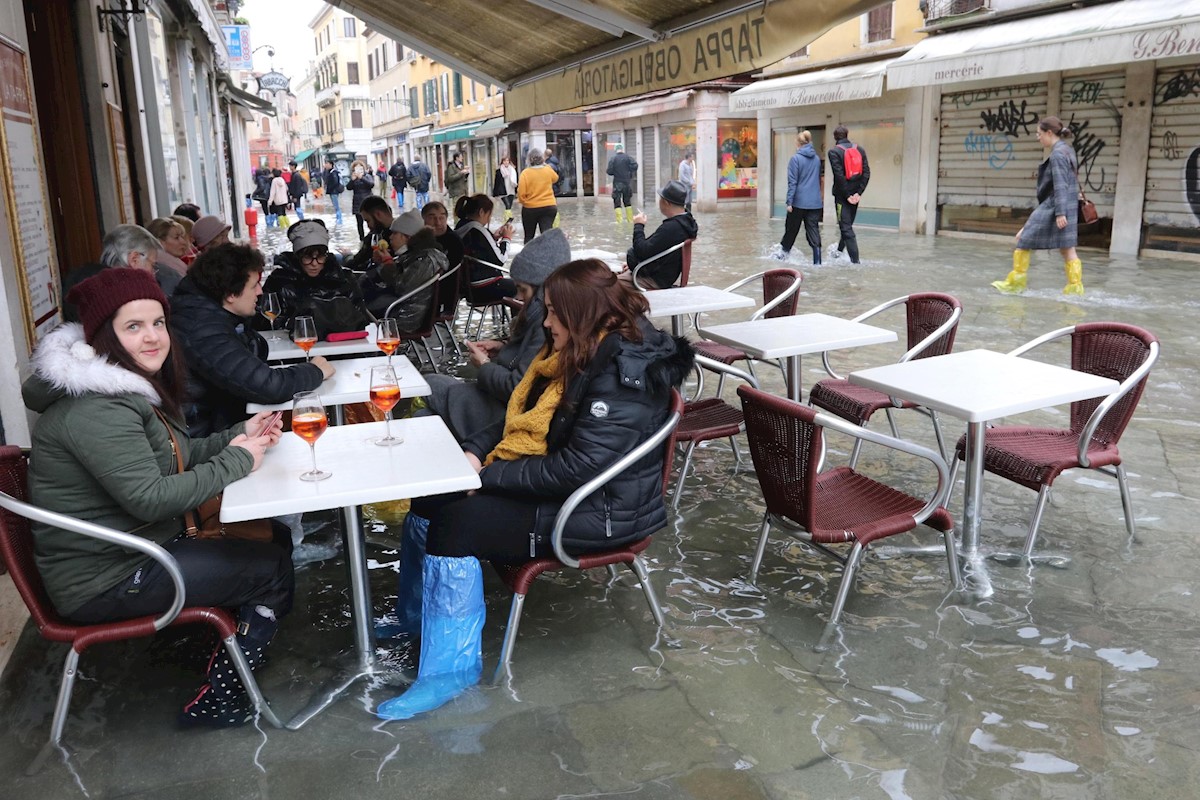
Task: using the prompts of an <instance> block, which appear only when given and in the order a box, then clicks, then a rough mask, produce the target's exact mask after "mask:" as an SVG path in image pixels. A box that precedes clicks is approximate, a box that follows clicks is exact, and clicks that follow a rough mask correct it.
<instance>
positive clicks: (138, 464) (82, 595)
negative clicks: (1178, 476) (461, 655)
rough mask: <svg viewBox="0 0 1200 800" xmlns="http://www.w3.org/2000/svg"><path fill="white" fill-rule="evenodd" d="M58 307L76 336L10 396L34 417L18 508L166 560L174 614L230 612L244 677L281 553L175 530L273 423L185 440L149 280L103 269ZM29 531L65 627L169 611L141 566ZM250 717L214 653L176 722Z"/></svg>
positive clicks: (67, 337)
mask: <svg viewBox="0 0 1200 800" xmlns="http://www.w3.org/2000/svg"><path fill="white" fill-rule="evenodd" d="M68 300H69V302H71V303H73V304H75V305H76V306H78V308H79V316H80V320H81V323H82V324H80V323H67V324H64V325H61V326H59V327H58V328H56V329H54V330H53V331H51V332H50V333H49V334H48V335H47V336H46V337H45V338H44V339H43V340H42V341H41V343H40V344H39V345H38V348H37V350H36V351H35V352H34V355H33V359H32V366H33V375H32V376H31V377H30V378H29V380H27V381H26V382H25V385H24V387H23V390H22V391H23V395H24V399H25V405H26V406H27V407H28V408H29V409H30V410H32V411H35V412H37V413H39V414H40V415H41V416H40V417H39V419H38V421H37V423H36V424H35V426H34V429H33V448H32V453H31V456H30V464H29V492H30V496H31V499H32V501H33V502H34V503H35V504H37V505H39V506H41V507H43V508H46V509H49V510H51V511H57V512H59V513H62V514H67V515H70V516H72V517H76V518H77V519H82V520H86V521H88V522H94V523H97V524H99V525H105V526H107V527H110V528H115V529H117V530H120V531H125V532H127V533H132V534H136V535H138V536H142V537H145V538H146V539H149V540H151V541H153V542H155V543H157V544H159V545H161V546H162V547H164V548H166V550H167V551H168V552H170V553H171V554H172V555H173V556H174V557H175V559H176V561H177V562H178V564H179V568H180V570H181V571H182V573H183V577H184V585H185V590H186V598H185V603H186V605H189V606H219V607H226V608H231V609H237V612H238V617H239V623H240V624H239V634H238V638H239V642H240V643H241V645H242V649H243V650H244V651H245V652H246V655H247V659H248V660H249V662H250V664H251V666H256V665H257V664H259V663H260V662H261V661H262V655H263V649H264V648H265V647H266V645H267V643H268V642H269V641H270V639H271V637H272V636H273V635H274V632H275V629H276V627H277V620H278V619H279V618H280V617H281V616H283V615H284V614H286V613H287V612H288V611H289V610H290V609H291V606H292V593H293V586H294V576H293V572H292V561H291V554H290V553H289V552H288V550H287V549H286V547H283V546H280V545H277V544H273V543H270V542H251V541H246V540H237V539H230V540H224V539H194V538H190V537H188V536H186V535H185V534H184V522H183V518H184V514H185V513H186V512H187V511H189V510H191V509H194V508H196V507H197V506H199V505H200V503H202V502H203V501H204V500H206V499H208V498H209V497H212V496H214V495H216V494H218V493H219V492H221V491H222V490H223V489H224V488H225V487H226V486H228V485H229V484H230V483H232V482H234V481H236V480H238V479H239V478H242V477H245V476H246V475H247V474H249V472H250V471H251V470H253V469H254V468H255V467H257V466H258V465H259V464H260V463H261V461H262V457H263V453H264V452H265V451H266V449H267V448H269V447H271V446H272V445H274V444H275V442H276V441H278V439H279V436H280V428H279V425H278V423H275V424H274V425H272V426H270V427H269V428H268V426H267V417H268V416H269V415H268V414H265V413H264V414H259V415H257V416H255V417H253V418H252V419H250V420H248V421H247V422H245V423H243V424H241V425H237V426H235V427H234V428H232V429H230V430H228V431H224V432H221V433H217V434H213V435H212V436H209V437H206V438H200V439H190V438H189V437H188V435H187V433H186V430H185V427H184V422H183V414H182V413H181V410H180V405H181V403H180V401H181V399H182V398H181V394H182V391H183V387H184V385H185V381H184V377H183V375H184V372H183V365H182V363H181V362H180V359H179V356H178V355H177V353H178V352H180V351H176V350H175V348H174V347H173V343H172V341H171V335H170V333H169V330H168V328H167V322H168V314H169V305H168V303H167V299H166V297H165V296H164V295H163V293H162V290H161V289H159V287H158V284H157V283H155V281H154V279H153V278H152V277H151V276H150V275H149V273H146V272H142V271H141V270H136V269H115V268H114V269H106V270H104V271H103V272H101V273H99V274H98V275H96V276H94V277H92V278H89V279H87V280H85V281H83V282H81V283H79V284H78V285H77V286H75V287H74V288H73V289H72V290H71V292H70V296H69V298H68ZM168 425H169V426H170V429H171V430H170V432H168V427H167V426H168ZM172 433H173V434H174V438H175V440H176V441H178V443H179V448H180V450H181V451H182V456H183V462H184V464H185V465H186V469H185V471H184V472H183V473H182V474H180V473H179V472H178V469H177V466H176V458H175V455H174V452H173V450H172V445H171V434H172ZM33 532H34V554H35V558H36V561H37V566H38V570H39V572H40V573H41V576H42V580H43V581H44V583H45V585H46V590H47V592H48V593H49V595H50V599H51V601H53V603H54V605H55V607H56V608H57V609H58V611H59V612H60V613H61V614H62V615H63V616H65V617H67V618H68V619H71V620H73V621H75V622H79V623H84V624H92V623H99V622H109V621H113V620H120V619H127V618H132V617H138V616H143V615H148V614H159V613H161V612H163V611H165V610H166V609H167V608H168V607H169V606H170V603H171V600H172V599H173V597H174V585H173V583H172V581H171V579H170V577H169V576H168V575H167V574H166V573H165V571H164V570H163V569H162V568H161V567H160V566H159V565H158V564H157V563H156V562H154V561H152V560H151V559H148V558H146V557H145V556H143V555H141V554H138V553H134V552H131V551H128V550H125V549H123V548H121V547H118V546H117V545H113V544H108V543H105V542H101V541H98V540H95V539H91V538H88V537H84V536H79V535H77V534H72V533H69V532H66V531H62V530H60V529H57V528H53V527H51V526H48V525H44V524H40V523H35V524H34V529H33ZM276 538H277V539H280V540H282V541H283V542H290V538H289V537H288V536H286V535H285V536H282V537H278V536H277V537H276ZM252 710H253V709H252V706H251V703H250V700H249V697H248V696H247V695H246V694H245V692H244V691H243V690H242V688H241V682H240V681H239V680H238V678H237V673H236V671H235V670H234V668H233V665H232V663H231V662H230V661H229V659H228V657H227V656H226V655H225V652H224V650H223V648H220V647H218V650H217V652H215V653H214V657H213V659H212V660H211V661H210V665H209V674H208V681H207V682H206V683H205V684H204V686H203V687H202V688H201V689H200V691H199V693H198V694H197V696H196V698H195V699H194V700H192V701H191V702H189V703H188V704H187V705H186V706H185V708H184V711H183V714H182V715H181V721H183V722H185V723H189V722H200V723H207V724H216V725H233V724H240V723H242V722H245V721H247V720H249V719H250V718H251V716H252Z"/></svg>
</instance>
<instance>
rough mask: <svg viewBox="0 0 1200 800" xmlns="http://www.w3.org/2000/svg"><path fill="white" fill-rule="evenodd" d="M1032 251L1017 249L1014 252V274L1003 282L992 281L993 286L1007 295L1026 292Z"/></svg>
mask: <svg viewBox="0 0 1200 800" xmlns="http://www.w3.org/2000/svg"><path fill="white" fill-rule="evenodd" d="M1030 255H1031V251H1029V250H1022V249H1020V248H1017V249H1016V250H1013V268H1012V272H1010V273H1008V277H1006V278H1005V279H1004V280H1002V281H992V286H995V287H996V288H997V289H999V290H1000V291H1002V292H1004V293H1005V294H1020V293H1021V292H1023V291H1025V281H1026V280H1027V279H1028V278H1027V276H1026V274H1025V273H1027V272H1029V256H1030Z"/></svg>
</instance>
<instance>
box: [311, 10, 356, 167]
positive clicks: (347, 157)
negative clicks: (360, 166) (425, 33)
mask: <svg viewBox="0 0 1200 800" xmlns="http://www.w3.org/2000/svg"><path fill="white" fill-rule="evenodd" d="M309 28H310V29H311V30H312V32H313V50H314V53H315V62H314V64H313V73H314V79H313V90H314V93H315V97H314V101H315V103H316V107H317V108H316V114H317V116H316V119H315V121H314V128H315V131H316V136H317V138H318V139H319V140H320V143H321V144H320V146H321V148H322V150H323V151H324V152H325V154H326V155H333V156H335V158H334V161H335V163H338V164H339V168H341V166H342V164H343V163H345V164H346V165H348V164H349V162H351V161H353V160H354V159H356V158H361V159H363V160H364V161H367V160H369V159H370V155H371V92H370V87H369V86H368V80H367V69H366V60H367V59H366V38H365V37H364V36H363V34H364V33H365V30H364V26H363V24H362V22H361V21H359V20H358V19H356V18H355V17H353V16H351V15H350V14H347V13H346V12H344V11H342V10H340V9H337V8H334V7H333V6H326V7H325V8H324V9H323V10H322V11H321V12H320V13H318V14H317V16H316V17H314V18H313V21H312V22H311V23H310V24H309ZM345 172H346V174H347V175H348V174H349V171H348V166H347V169H346V170H345Z"/></svg>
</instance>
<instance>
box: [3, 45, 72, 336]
mask: <svg viewBox="0 0 1200 800" xmlns="http://www.w3.org/2000/svg"><path fill="white" fill-rule="evenodd" d="M0 117H2V119H3V125H0V191H3V192H4V196H5V199H6V201H7V206H8V219H7V222H8V228H9V234H10V236H11V239H12V243H13V251H14V252H13V255H14V256H15V262H14V263H15V265H16V272H17V276H18V278H19V280H18V282H17V283H18V286H19V288H20V292H21V302H22V305H23V307H24V308H23V310H24V314H25V330H26V336H27V338H28V344H29V349H30V351H32V350H33V346H34V345H35V344H37V341H38V339H39V338H40V337H41V335H42V334H44V333H46V332H47V331H48V330H50V329H51V328H53V327H54V326H55V325H56V324H58V295H59V289H58V287H59V285H60V284H59V281H58V268H57V265H56V264H55V259H54V241H53V238H52V236H53V234H52V233H51V231H50V212H49V209H48V208H47V206H46V189H45V182H44V181H43V180H42V169H41V163H40V149H39V147H38V133H37V121H36V120H35V118H34V115H33V92H32V90H31V89H30V86H29V73H28V69H27V66H26V63H25V53H24V52H23V51H21V50H19V49H18V48H17V47H15V46H13V45H12V44H10V43H9V42H7V41H4V40H2V39H0Z"/></svg>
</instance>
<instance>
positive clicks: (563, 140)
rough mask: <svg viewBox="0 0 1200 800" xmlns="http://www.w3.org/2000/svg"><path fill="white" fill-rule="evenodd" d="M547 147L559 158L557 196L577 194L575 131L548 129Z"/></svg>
mask: <svg viewBox="0 0 1200 800" xmlns="http://www.w3.org/2000/svg"><path fill="white" fill-rule="evenodd" d="M546 149H548V150H552V151H554V155H555V156H556V157H557V158H558V183H556V184H554V194H555V196H557V197H574V196H575V188H576V187H575V131H547V132H546Z"/></svg>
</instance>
